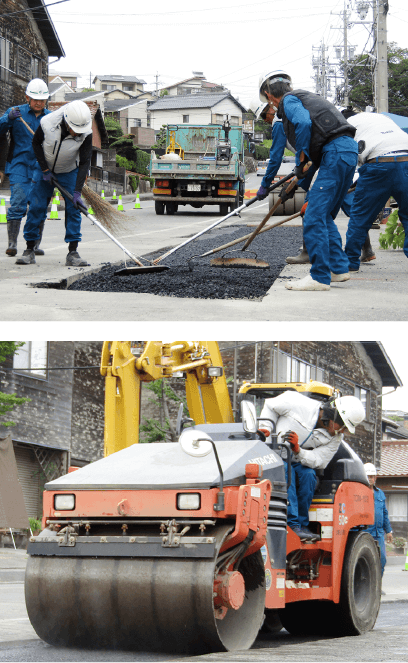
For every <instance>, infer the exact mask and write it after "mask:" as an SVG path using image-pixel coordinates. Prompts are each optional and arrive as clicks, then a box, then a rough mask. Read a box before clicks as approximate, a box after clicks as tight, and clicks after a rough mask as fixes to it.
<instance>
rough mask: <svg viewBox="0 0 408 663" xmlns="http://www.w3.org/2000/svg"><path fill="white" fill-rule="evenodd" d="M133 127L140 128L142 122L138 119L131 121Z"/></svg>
mask: <svg viewBox="0 0 408 663" xmlns="http://www.w3.org/2000/svg"><path fill="white" fill-rule="evenodd" d="M133 126H134V127H141V126H142V120H141V119H140V118H138V117H137V118H136V119H134V120H133Z"/></svg>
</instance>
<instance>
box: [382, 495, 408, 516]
mask: <svg viewBox="0 0 408 663" xmlns="http://www.w3.org/2000/svg"><path fill="white" fill-rule="evenodd" d="M387 508H388V515H389V518H390V520H393V521H397V522H406V521H407V520H408V495H407V494H406V493H405V494H403V495H401V494H400V493H399V494H397V495H393V494H389V495H387Z"/></svg>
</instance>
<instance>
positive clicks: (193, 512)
mask: <svg viewBox="0 0 408 663" xmlns="http://www.w3.org/2000/svg"><path fill="white" fill-rule="evenodd" d="M137 343H138V344H139V345H137V344H136V346H132V345H131V342H106V345H105V344H104V350H103V353H102V365H101V371H102V374H103V375H105V378H107V380H108V382H107V385H106V399H107V401H106V405H105V408H106V417H107V418H108V419H110V420H109V421H108V422H107V426H106V429H105V450H106V449H107V448H108V449H111V450H112V451H110V452H109V453H107V454H106V455H105V457H104V458H102V459H101V460H98V461H96V462H93V463H91V464H89V465H87V466H85V467H82V468H78V469H77V468H70V470H71V471H69V472H68V473H67V474H66V475H65V476H62V477H59V478H58V479H56V480H54V481H51V482H49V483H47V484H46V486H45V492H44V500H43V504H44V511H43V530H42V531H41V533H40V534H39V535H38V536H37V537H32V538H31V539H30V541H29V545H28V555H29V559H28V563H27V570H26V579H25V596H26V605H27V611H28V616H29V619H30V621H31V624H32V625H33V627H34V629H35V631H36V633H37V634H38V636H39V637H40V638H41V639H42V640H44V641H45V642H47V643H49V644H51V645H54V646H64V647H84V648H94V649H97V648H104V649H117V650H137V651H153V652H159V651H163V652H172V653H180V654H190V655H198V654H205V653H209V652H216V651H234V650H245V649H249V648H250V647H251V646H252V645H253V643H254V641H255V639H256V638H257V635H258V633H259V632H260V631H261V630H262V631H263V632H266V633H269V634H270V636H271V637H273V634H274V633H276V632H277V631H279V630H280V629H281V628H282V627H285V628H286V629H287V630H288V631H289V632H290V633H293V634H294V635H300V634H302V635H303V634H313V635H316V634H322V635H329V634H332V635H358V634H361V633H365V632H366V631H367V630H369V629H371V628H372V627H373V626H374V623H375V620H376V617H377V614H378V610H379V606H380V591H381V570H380V557H379V550H378V546H377V544H376V542H375V541H374V540H373V538H372V537H371V535H369V534H368V533H367V532H366V531H365V529H366V527H367V525H369V524H371V523H372V522H373V521H374V504H373V497H372V491H371V490H370V488H369V486H368V482H367V478H366V475H365V472H364V467H363V464H362V462H361V460H360V459H359V458H358V456H357V455H356V454H355V453H354V451H353V450H352V449H351V448H350V447H349V446H348V445H347V444H346V443H345V442H342V443H341V445H340V447H339V450H338V452H337V453H336V456H335V457H334V458H333V459H332V461H331V462H330V464H329V465H328V467H327V468H326V469H325V470H324V472H323V473H322V475H321V476H320V477H319V484H318V487H317V489H316V493H315V496H314V499H313V502H312V505H311V507H310V529H312V530H313V531H315V532H316V533H317V534H319V537H320V540H317V541H315V542H313V543H310V542H309V543H305V542H301V541H300V539H299V537H298V536H297V535H296V534H295V533H294V532H293V530H291V529H290V528H289V527H288V526H287V492H286V480H285V468H284V461H283V457H286V460H287V462H288V464H289V470H290V449H289V447H288V446H287V443H283V444H279V443H278V440H277V437H276V436H274V435H271V437H270V438H266V439H265V436H264V435H263V433H262V432H261V431H259V430H258V415H257V395H259V397H260V399H261V400H262V398H264V397H265V394H271V393H274V391H273V390H274V389H276V390H277V391H279V389H282V388H284V389H286V388H292V389H297V390H299V391H305V392H308V393H309V392H310V390H311V389H312V390H313V386H312V387H311V386H310V385H302V384H298V385H294V384H291V385H284V386H282V385H268V386H267V391H265V386H264V385H250V384H249V383H248V385H247V386H246V388H245V389H244V390H243V392H242V394H241V396H242V402H241V404H240V415H239V416H238V417H237V419H239V420H238V421H236V422H234V421H233V420H232V410H231V406H230V403H229V404H227V401H226V400H224V399H225V398H226V394H227V388H226V381H225V376H224V375H223V371H222V365H221V357H220V355H219V354H217V353H218V349H217V348H216V347H215V346H211V345H210V344H211V343H213V342H203V341H199V342H197V341H181V342H174V343H173V344H163V343H161V342H137ZM151 343H153V344H154V345H152V346H150V347H149V344H151ZM147 359H148V361H146V360H147ZM215 362H216V363H215ZM180 372H181V373H184V374H185V376H184V377H185V379H186V393H187V402H188V403H189V414H191V413H192V412H194V420H192V418H191V417H187V416H186V415H185V414H184V413H183V406H181V408H180V411H179V414H178V418H177V425H176V439H177V441H175V442H169V443H164V442H159V443H155V444H137V443H136V442H137V439H138V431H137V430H136V431H135V430H134V429H135V428H136V429H138V420H137V415H138V414H139V410H140V388H139V387H140V385H139V381H140V379H142V380H143V379H156V378H157V376H160V375H162V376H163V375H164V376H166V375H167V376H169V375H174V374H176V373H180ZM110 381H111V382H110ZM314 388H315V389H316V390H317V391H318V390H319V389H320V398H324V397H325V393H326V392H327V389H329V390H330V389H331V388H329V387H328V386H327V385H326V386H324V385H321V384H320V383H316V384H315V386H314ZM129 389H131V390H133V391H132V395H133V396H132V398H129V394H128V391H129ZM257 389H258V390H259V392H258V394H257ZM135 398H136V402H135ZM126 414H127V415H128V418H129V419H130V420H127V421H124V419H123V417H124V416H125V415H126ZM111 419H113V420H114V422H112V420H111ZM202 419H204V420H202ZM220 419H221V421H220ZM115 422H116V423H115ZM118 431H119V432H118ZM121 439H122V440H125V441H126V444H122V448H119V449H116V447H117V446H118V445H120V440H121ZM135 440H136V442H135ZM288 480H290V471H289V479H288Z"/></svg>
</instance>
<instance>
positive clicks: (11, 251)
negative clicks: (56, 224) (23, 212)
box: [6, 219, 45, 264]
mask: <svg viewBox="0 0 408 663" xmlns="http://www.w3.org/2000/svg"><path fill="white" fill-rule="evenodd" d="M44 224H45V219H44V221H42V222H41V223H40V227H39V231H40V239H39V240H37V242H36V243H35V245H34V253H35V255H36V256H43V255H44V251H43V250H42V249H40V248H39V246H40V244H41V240H42V235H43V230H44ZM20 225H21V219H10V220H8V221H7V233H8V240H9V245H8V248H7V249H6V253H7V255H8V256H15V255H17V238H18V235H19V232H20ZM19 264H20V263H19ZM24 264H26V263H24Z"/></svg>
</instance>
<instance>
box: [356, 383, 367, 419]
mask: <svg viewBox="0 0 408 663" xmlns="http://www.w3.org/2000/svg"><path fill="white" fill-rule="evenodd" d="M354 396H357V398H359V399H360V401H361V402H362V404H363V406H364V409H365V413H366V419H368V416H369V413H370V392H369V391H367V389H363V388H362V387H359V386H358V385H356V386H355V387H354Z"/></svg>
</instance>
